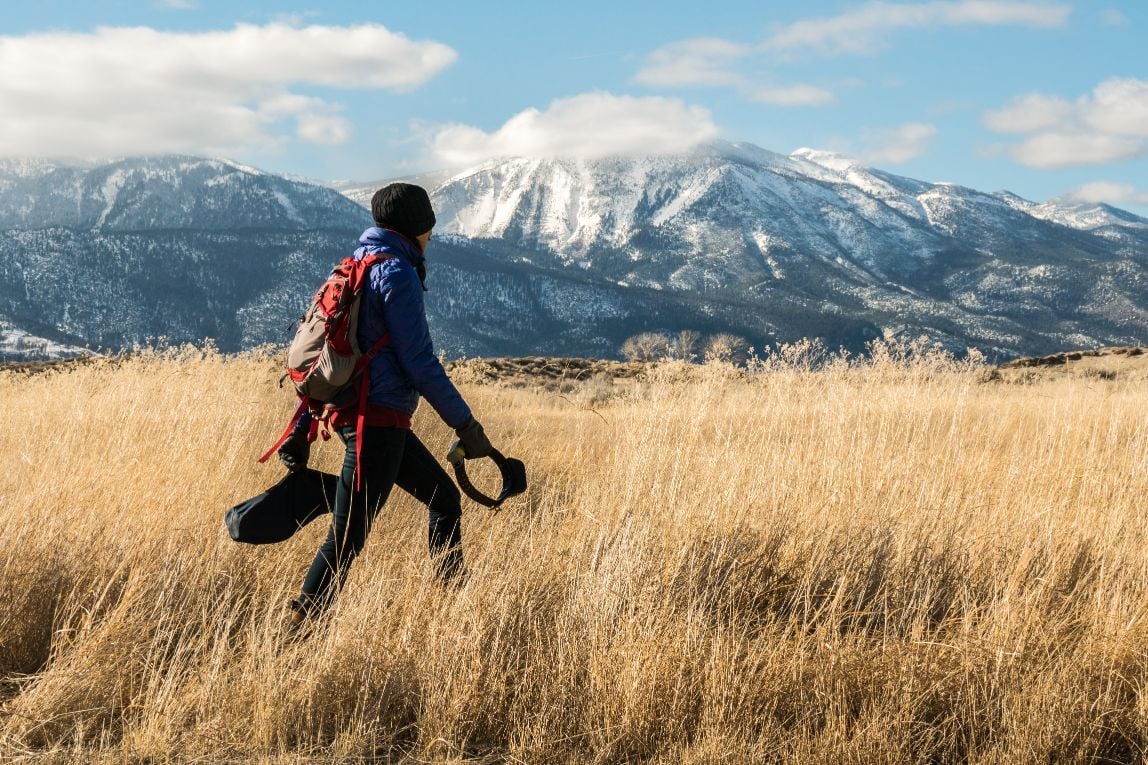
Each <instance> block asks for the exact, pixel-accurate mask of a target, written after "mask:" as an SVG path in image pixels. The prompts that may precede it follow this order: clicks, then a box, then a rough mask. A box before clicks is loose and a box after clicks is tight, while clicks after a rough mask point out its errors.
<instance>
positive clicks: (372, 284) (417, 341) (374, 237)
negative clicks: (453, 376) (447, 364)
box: [354, 228, 471, 428]
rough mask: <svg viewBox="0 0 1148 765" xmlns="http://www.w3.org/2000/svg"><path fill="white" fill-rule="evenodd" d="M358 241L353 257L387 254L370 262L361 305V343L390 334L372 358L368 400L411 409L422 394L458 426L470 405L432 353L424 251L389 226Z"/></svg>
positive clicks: (468, 414) (369, 343)
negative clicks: (425, 298)
mask: <svg viewBox="0 0 1148 765" xmlns="http://www.w3.org/2000/svg"><path fill="white" fill-rule="evenodd" d="M359 244H360V245H362V246H361V247H360V248H359V249H358V250H356V251H355V255H354V257H355V259H356V260H358V259H359V258H362V257H363V256H364V255H366V254H367V253H372V252H374V253H379V254H384V255H390V256H391V257H390V258H389V259H387V260H384V261H383V262H382V263H379V264H378V265H376V266H374V267H372V268H371V270H370V273H369V274H368V277H367V286H366V288H365V289H364V290H363V298H362V304H361V306H360V308H359V332H358V336H359V347H360V348H364V349H366V348H370V347H371V346H372V345H374V344H375V342H376V341H377V340H378V339H379V338H381V337H382V336H383V335H384V334H385V333H387V332H390V334H391V342H390V344H389V345H387V346H386V347H384V348H383V349H382V350H381V351H379V354H378V355H377V356H376V357H375V358H374V360H372V361H371V366H370V374H371V389H370V391H369V392H368V393H367V403H368V404H375V405H379V406H385V407H390V408H391V409H398V410H401V411H403V412H408V413H410V414H414V411H415V408H416V407H417V406H418V403H419V395H420V394H421V395H422V396H423V397H425V398H426V400H427V401H428V402H430V405H431V406H432V407H434V410H435V411H436V412H438V415H439V417H441V418H442V419H443V422H445V423H446V424H447V425H449V426H450V427H452V428H460V427H462V426H463V425H465V424H466V423H467V422H468V421H470V419H471V412H470V407H469V406H467V405H466V402H465V401H464V400H463V398H462V396H461V395H460V394H459V392H458V389H457V388H455V387H454V383H452V382H451V381H450V378H449V377H447V375H446V370H444V369H443V368H442V364H441V363H440V362H439V360H438V357H437V356H435V353H434V345H433V344H432V343H431V337H430V328H429V327H427V315H426V306H425V305H424V303H423V284H422V280H421V279H419V275H418V271H417V270H416V266H421V265H422V263H423V260H424V259H423V254H422V253H421V252H419V249H418V247H417V246H416V245H415V244H414V243H413V242H411V241H410V240H409V239H407V238H406V237H404V236H402V235H401V234H398V233H395V232H394V231H391V230H389V229H382V228H369V229H367V230H366V231H364V232H363V235H362V236H360V237H359Z"/></svg>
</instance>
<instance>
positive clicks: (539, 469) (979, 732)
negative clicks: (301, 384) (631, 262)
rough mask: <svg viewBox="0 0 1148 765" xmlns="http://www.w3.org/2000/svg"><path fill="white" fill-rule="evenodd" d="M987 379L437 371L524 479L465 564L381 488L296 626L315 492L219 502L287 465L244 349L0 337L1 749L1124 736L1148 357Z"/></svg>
mask: <svg viewBox="0 0 1148 765" xmlns="http://www.w3.org/2000/svg"><path fill="white" fill-rule="evenodd" d="M914 359H916V360H914ZM460 377H465V375H462V374H460ZM991 377H992V376H991V375H986V373H985V370H984V369H980V368H977V367H975V366H974V365H970V366H962V365H958V364H953V363H950V362H948V361H946V360H944V359H943V358H941V359H938V358H935V357H928V355H927V354H926V355H925V357H921V358H917V357H912V356H911V357H910V358H903V357H902V356H900V355H898V354H897V353H892V354H889V353H886V354H878V356H877V361H876V362H875V363H870V364H862V365H848V364H845V363H842V362H837V363H833V364H830V365H828V367H827V368H825V369H822V370H821V371H817V372H813V371H810V370H808V369H806V368H805V367H804V355H803V353H802V350H801V349H800V348H798V349H796V350H793V351H792V352H791V353H790V354H788V355H787V356H785V357H784V358H774V359H771V360H768V361H766V362H761V363H759V364H757V366H756V368H755V373H753V374H749V375H744V374H740V373H737V372H735V371H734V370H732V369H728V368H721V367H703V368H697V367H694V368H689V367H686V366H685V365H680V364H679V365H672V364H671V365H663V366H660V367H657V368H655V369H653V370H652V371H650V372H649V374H648V375H647V376H646V379H645V380H643V381H640V382H636V383H634V382H631V383H627V384H625V385H613V384H611V383H610V382H609V381H608V380H605V379H601V378H598V379H595V380H592V381H590V382H588V383H586V384H585V385H584V386H583V387H579V388H575V389H572V390H567V391H565V392H552V391H546V390H544V389H542V388H541V387H539V388H535V389H530V388H523V387H510V386H500V385H475V384H464V386H463V387H464V392H465V394H466V395H467V397H468V399H469V400H470V401H471V403H472V405H473V406H474V408H475V410H476V411H477V412H478V414H479V416H480V418H481V419H482V420H483V422H484V425H485V426H486V428H487V431H488V433H490V434H491V435H492V437H493V439H494V440H495V443H496V445H498V446H499V447H500V448H502V449H503V451H505V452H506V453H508V454H513V455H515V456H519V457H521V458H523V459H524V460H525V461H526V462H527V465H528V467H529V470H530V478H531V490H530V492H529V493H528V494H527V495H526V496H525V497H523V498H520V499H518V500H515V501H512V503H510V504H509V505H508V506H507V508H506V509H505V510H504V511H503V512H502V513H500V514H497V515H492V514H490V513H488V512H486V511H483V510H481V509H477V508H473V507H471V508H468V510H467V511H466V515H465V519H464V522H465V529H464V539H465V544H466V551H467V555H468V562H469V565H470V567H471V569H472V572H473V577H472V578H471V580H470V582H469V583H468V584H467V585H466V586H465V587H463V588H462V589H461V590H458V591H454V590H444V589H442V588H440V587H439V586H437V585H436V584H435V583H434V580H433V578H432V577H431V575H430V566H429V564H428V562H427V559H426V550H425V547H424V544H425V542H424V539H425V518H424V516H423V513H422V512H421V509H420V508H419V507H418V506H416V505H415V504H414V503H413V502H411V501H410V500H409V499H407V498H405V497H403V498H399V497H395V498H393V499H392V501H391V502H390V504H389V505H388V507H387V508H386V509H385V510H384V511H383V512H382V513H381V514H380V517H379V520H378V522H377V525H376V528H375V529H374V531H373V532H372V535H371V539H370V541H369V543H368V547H367V549H366V551H365V553H364V555H363V557H362V558H360V560H359V561H358V562H357V563H356V565H355V568H354V570H353V571H352V573H351V577H350V580H349V582H348V587H347V588H346V590H345V591H344V593H343V595H342V597H341V599H340V601H339V604H338V606H337V608H336V610H335V612H334V613H333V614H332V617H331V618H330V619H329V621H328V622H326V623H325V624H324V625H323V626H322V627H321V628H320V629H319V631H318V632H317V633H316V634H314V635H313V636H312V637H311V638H310V639H309V640H307V641H306V642H303V643H301V644H290V643H285V642H284V641H283V640H282V639H281V638H282V635H281V632H280V631H281V626H282V621H283V616H284V609H283V604H284V601H285V600H286V598H287V597H289V596H290V595H293V594H294V593H295V592H296V588H297V587H298V586H299V584H300V581H301V579H302V576H303V573H304V570H305V568H306V566H307V564H308V562H309V561H310V558H311V556H312V555H313V554H314V551H315V549H316V547H317V546H318V543H319V539H320V537H321V535H322V534H323V533H324V529H322V528H321V526H322V524H321V523H316V524H314V525H313V526H312V527H309V528H307V529H305V530H303V531H302V532H301V533H299V534H298V535H296V537H295V538H293V539H292V540H290V541H289V542H286V543H284V544H282V545H277V546H271V547H263V548H254V547H246V546H241V545H237V544H235V543H233V542H231V541H230V540H229V539H228V537H227V535H226V532H225V530H224V528H223V526H222V522H221V514H222V512H223V510H224V509H225V508H227V507H228V506H230V505H231V504H233V503H235V502H236V501H238V500H241V499H243V498H245V497H247V496H250V495H252V494H254V493H256V492H257V491H259V490H261V489H262V488H264V487H265V486H266V485H268V484H270V483H272V482H273V481H275V480H277V479H278V477H279V474H280V473H279V469H278V468H277V467H272V466H259V465H257V464H255V461H254V460H255V458H256V457H257V456H258V454H259V453H261V452H262V450H263V449H264V448H266V446H267V445H268V444H269V442H270V441H271V440H273V437H274V435H275V433H276V432H277V430H278V429H279V428H281V427H282V424H283V421H284V418H285V417H286V416H287V414H288V412H289V409H290V401H289V396H288V394H287V393H286V392H284V391H282V390H279V389H277V388H276V387H275V383H274V381H275V378H276V363H275V361H274V360H271V359H268V358H261V357H258V356H249V357H240V358H225V357H221V356H218V355H216V354H214V353H211V352H206V353H197V352H193V351H185V352H182V353H168V354H150V355H144V356H142V357H137V358H132V359H128V360H126V361H122V362H116V363H111V362H106V363H104V362H98V363H94V364H89V365H83V366H76V367H72V368H67V369H61V370H56V371H50V372H47V373H43V374H38V375H35V376H27V375H21V374H15V373H0V398H2V400H4V401H5V402H6V403H7V405H8V411H9V416H8V418H7V421H6V427H5V428H4V429H3V431H2V432H0V454H2V455H3V457H4V468H5V469H4V471H3V474H0V550H3V553H0V582H2V583H3V586H4V589H3V594H2V595H0V761H4V762H38V763H39V762H73V761H76V762H108V763H111V762H137V763H144V762H149V763H152V762H167V761H179V762H183V761H199V762H248V761H251V762H269V763H280V762H281V763H296V762H304V761H307V762H311V761H314V762H330V763H333V762H366V761H379V762H402V763H407V762H409V763H416V762H418V763H422V762H454V763H464V762H467V763H470V762H476V763H503V762H505V763H522V762H526V763H544V762H554V763H615V762H656V763H677V762H685V763H709V762H747V763H748V762H753V763H756V762H802V763H839V762H855V763H869V762H890V763H893V762H905V763H911V762H937V763H947V762H952V763H957V762H974V763H1026V762H1042V763H1043V762H1141V761H1143V760H1144V758H1145V751H1146V748H1148V620H1146V616H1148V611H1146V609H1148V599H1146V596H1148V546H1146V541H1148V540H1146V532H1148V522H1146V520H1145V513H1144V497H1145V489H1146V488H1148V477H1146V468H1148V396H1146V394H1148V380H1145V378H1144V377H1143V376H1139V377H1138V376H1136V375H1124V374H1121V375H1117V376H1116V377H1115V379H1106V378H1100V377H1097V376H1089V375H1081V376H1072V375H1058V376H1057V377H1056V378H1055V379H1043V378H1040V377H1031V376H1030V377H1028V378H1025V379H1024V380H1021V381H1020V382H1022V383H1023V384H1017V383H1016V382H1009V381H1008V380H991V379H990V378H991ZM416 429H417V430H418V431H419V432H420V433H421V434H422V435H423V436H424V437H425V440H426V441H427V442H428V444H429V445H430V446H431V448H432V450H434V451H436V452H438V453H443V452H445V450H446V448H447V446H448V443H449V441H450V440H451V434H450V433H449V432H448V431H447V430H446V429H445V427H444V426H442V425H441V423H439V422H438V421H437V420H436V419H435V418H434V416H433V414H432V413H430V412H429V411H421V412H420V414H419V416H418V418H417V419H416ZM338 459H339V454H338V452H337V450H336V449H335V448H334V446H333V445H326V446H324V447H323V448H322V449H321V450H320V451H319V453H318V454H317V455H316V458H315V460H314V461H313V462H317V463H318V466H319V467H323V468H326V469H328V470H333V469H334V466H335V465H336V464H337V462H338ZM487 477H489V476H487ZM480 480H481V479H480Z"/></svg>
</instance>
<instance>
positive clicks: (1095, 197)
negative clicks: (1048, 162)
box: [1069, 181, 1148, 205]
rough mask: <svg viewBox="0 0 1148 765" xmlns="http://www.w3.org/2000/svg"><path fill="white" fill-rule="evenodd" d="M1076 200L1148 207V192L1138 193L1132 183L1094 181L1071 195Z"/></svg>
mask: <svg viewBox="0 0 1148 765" xmlns="http://www.w3.org/2000/svg"><path fill="white" fill-rule="evenodd" d="M1069 196H1070V197H1073V198H1074V199H1079V200H1081V201H1082V202H1091V203H1093V204H1096V203H1099V202H1106V203H1108V204H1111V205H1121V204H1129V203H1132V204H1138V205H1148V191H1138V190H1137V189H1136V187H1135V186H1133V185H1132V184H1131V183H1113V182H1111V181H1093V182H1092V183H1086V184H1084V185H1083V186H1081V187H1079V188H1078V189H1076V190H1075V191H1073V192H1071V193H1070V194H1069Z"/></svg>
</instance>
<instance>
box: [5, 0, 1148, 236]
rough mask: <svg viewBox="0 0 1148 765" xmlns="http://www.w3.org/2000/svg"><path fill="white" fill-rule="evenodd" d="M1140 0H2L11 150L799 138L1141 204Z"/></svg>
mask: <svg viewBox="0 0 1148 765" xmlns="http://www.w3.org/2000/svg"><path fill="white" fill-rule="evenodd" d="M1146 36H1148V3H1144V2H1143V1H1142V0H1138V1H1137V2H1115V1H1114V2H1106V1H1105V0H1100V1H1099V2H1088V3H1085V2H1060V1H1055V0H1033V1H1031V2H1029V1H1026V0H924V1H920V2H903V1H898V2H891V1H890V2H830V1H826V0H809V1H808V2H804V3H800V4H796V3H784V4H782V3H769V2H761V1H760V0H758V2H710V3H696V2H691V3H684V2H682V3H672V2H630V3H627V2H621V1H620V0H619V1H618V2H598V1H597V0H583V2H579V3H576V4H573V3H569V4H568V3H561V4H545V3H538V2H501V3H498V4H480V3H473V2H468V3H464V2H436V3H417V2H405V3H393V2H374V3H365V2H349V1H347V0H334V1H328V2H325V3H322V4H318V3H314V2H294V1H291V2H274V3H272V2H252V3H247V4H246V5H245V6H244V7H243V8H242V9H237V8H236V6H235V5H234V4H233V3H231V2H223V1H222V0H135V1H129V0H110V1H108V0H105V1H104V2H100V3H91V2H73V1H72V0H67V1H56V2H53V0H41V1H40V2H30V1H29V0H8V2H7V3H6V8H5V14H4V17H3V19H2V20H0V112H2V113H3V114H4V119H3V121H0V155H6V156H29V155H31V156H64V155H73V156H81V157H86V158H99V157H114V156H124V155H129V154H137V153H153V152H164V151H181V152H189V153H197V154H213V155H224V156H229V157H231V158H234V159H237V160H240V161H243V162H247V163H250V164H253V165H256V166H259V167H262V168H265V169H268V170H271V171H275V172H284V173H292V174H297V175H302V176H307V177H312V178H319V179H352V178H353V179H361V180H374V179H380V178H385V177H393V176H396V175H402V174H407V173H413V172H417V171H422V170H429V169H435V168H440V167H446V166H453V167H461V166H464V165H466V164H468V163H473V162H478V161H481V160H482V159H484V158H488V157H491V156H499V155H504V154H511V153H513V154H537V155H553V154H563V153H570V154H574V155H588V156H594V155H599V154H609V153H628V152H634V151H641V150H659V151H674V150H678V149H681V148H684V147H686V146H688V145H690V144H691V143H694V142H697V141H701V140H706V139H709V138H714V137H720V138H725V139H728V140H733V141H749V142H752V143H755V144H757V145H759V146H762V147H764V148H766V149H770V150H773V151H777V152H781V153H789V152H790V151H793V150H794V149H796V148H799V147H803V146H808V147H814V148H820V149H830V150H835V151H840V152H842V153H845V154H848V155H850V156H854V157H857V158H859V159H860V160H861V161H864V162H865V163H867V164H870V165H873V166H875V167H880V168H884V169H887V170H890V171H892V172H896V173H900V174H903V175H908V176H912V177H916V178H921V179H923V180H930V181H950V182H955V183H961V184H964V185H968V186H972V187H974V188H978V189H982V190H986V191H995V190H1002V189H1007V190H1010V191H1013V192H1015V193H1018V194H1020V195H1021V196H1024V197H1027V198H1030V199H1034V200H1037V201H1042V200H1045V199H1048V198H1051V197H1055V196H1058V195H1062V194H1067V193H1075V194H1078V195H1080V196H1081V197H1082V198H1086V199H1090V200H1094V201H1108V202H1111V203H1114V204H1117V205H1119V206H1121V207H1124V208H1126V209H1129V210H1132V211H1134V212H1137V213H1139V214H1141V215H1148V55H1145V54H1144V53H1143V51H1142V48H1143V47H1144V46H1143V41H1144V39H1146Z"/></svg>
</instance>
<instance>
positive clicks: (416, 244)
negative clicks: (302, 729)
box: [279, 183, 491, 624]
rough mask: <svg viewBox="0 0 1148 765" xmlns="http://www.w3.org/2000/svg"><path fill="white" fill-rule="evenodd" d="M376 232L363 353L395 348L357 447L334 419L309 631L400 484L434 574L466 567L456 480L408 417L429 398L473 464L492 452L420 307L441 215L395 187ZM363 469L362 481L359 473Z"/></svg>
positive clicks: (303, 449)
mask: <svg viewBox="0 0 1148 765" xmlns="http://www.w3.org/2000/svg"><path fill="white" fill-rule="evenodd" d="M371 212H372V214H373V216H374V219H375V224H376V225H375V227H373V228H369V229H367V230H366V231H364V232H363V235H362V236H361V237H359V244H360V245H361V246H360V247H359V249H358V250H356V251H355V255H354V257H355V258H356V259H359V258H362V257H363V256H364V255H367V254H368V253H377V254H379V255H383V256H389V257H387V258H386V259H385V260H383V261H382V262H380V263H378V264H377V265H375V266H373V267H372V268H371V270H370V272H369V274H368V277H367V286H366V288H365V289H364V291H363V298H362V302H361V306H360V309H359V311H360V312H359V325H358V340H359V347H360V348H370V347H372V346H373V345H374V344H375V342H376V341H378V340H379V339H380V338H382V337H383V336H384V335H386V334H388V333H389V334H390V342H389V343H388V344H387V345H385V346H384V347H383V348H382V350H381V351H380V352H379V353H378V355H377V356H375V358H374V359H373V360H372V361H371V363H370V368H369V373H370V374H369V381H370V389H369V391H368V393H367V408H366V412H365V413H364V427H363V429H362V434H363V435H362V440H363V443H362V444H361V445H359V444H358V443H357V436H356V427H355V426H356V421H355V420H356V417H357V414H358V413H352V414H350V415H348V416H345V417H344V418H342V419H340V418H338V417H333V418H332V422H331V425H332V427H333V428H334V430H335V431H336V432H337V433H338V435H339V437H340V438H341V439H342V441H343V443H344V444H345V445H346V454H345V456H344V459H343V468H342V471H341V473H340V475H339V484H338V489H337V490H336V492H335V501H334V505H333V507H332V519H331V527H330V529H329V531H328V533H327V539H326V541H324V542H323V545H322V547H320V548H319V552H318V553H317V554H316V555H315V559H314V561H313V562H312V563H311V568H310V570H309V571H308V572H307V577H306V579H304V581H303V590H302V592H301V593H300V595H299V597H298V598H297V599H296V600H294V601H292V603H291V607H292V621H293V622H295V623H296V624H302V623H303V622H304V621H305V620H306V619H307V617H309V616H315V615H318V614H319V613H321V612H322V611H323V610H324V609H325V608H326V607H327V606H329V605H330V604H331V602H332V601H333V600H334V597H335V594H336V593H337V591H338V589H339V588H340V586H341V585H342V583H343V581H344V580H345V579H346V576H347V571H348V570H349V569H350V566H351V563H352V562H353V561H354V559H355V556H356V555H357V554H358V553H359V551H360V550H362V548H363V544H364V543H365V542H366V539H367V533H368V532H369V531H370V527H371V522H372V520H373V519H374V517H375V515H376V514H377V513H378V511H379V508H380V507H382V505H383V504H384V503H385V502H386V500H387V496H388V495H389V494H390V491H391V487H392V486H395V485H397V486H398V487H399V488H400V489H403V490H404V491H406V492H407V493H408V494H410V495H412V496H413V497H414V498H415V499H417V500H419V501H420V502H422V503H424V504H425V505H426V506H427V509H428V521H429V528H428V542H429V546H430V554H431V557H432V559H433V560H434V563H435V566H436V572H437V574H438V576H439V577H440V578H441V579H442V580H443V581H448V582H449V581H453V580H457V579H458V578H459V577H461V576H463V575H464V574H465V570H464V567H463V557H462V546H461V529H460V518H461V515H462V510H461V503H460V496H459V492H458V489H457V488H456V487H455V484H454V481H453V480H451V478H450V476H449V475H448V474H447V473H446V471H445V470H443V468H442V466H441V465H440V464H439V463H438V460H436V459H435V458H434V456H433V455H431V453H430V451H429V450H428V449H427V448H426V446H424V445H423V443H422V442H421V441H420V440H419V438H418V436H416V435H415V434H414V432H413V431H412V430H411V415H413V414H414V412H415V408H416V407H417V406H418V402H419V398H420V397H422V398H425V399H426V400H427V401H428V402H429V403H430V405H431V407H433V408H434V410H435V412H437V413H438V415H439V417H441V418H442V419H443V421H444V422H445V423H446V424H447V425H449V426H450V427H452V428H454V429H455V431H456V433H457V434H458V437H459V438H460V439H461V440H462V444H463V448H464V449H465V451H466V456H467V458H468V459H474V458H478V457H485V456H487V455H489V454H490V450H491V445H490V441H489V440H488V439H487V437H486V435H485V434H484V433H483V430H482V426H481V425H479V424H478V422H477V421H476V420H475V419H474V416H473V415H472V414H471V411H470V407H469V406H467V404H466V402H465V401H464V400H463V398H462V396H461V395H460V394H459V392H458V389H457V388H455V386H454V384H453V383H452V382H451V381H450V378H448V377H447V374H446V371H445V370H444V369H443V367H442V364H441V363H440V362H439V359H438V357H437V356H436V355H435V353H434V346H433V344H432V343H431V337H430V330H429V328H428V327H427V318H426V307H425V305H424V303H423V292H424V291H425V289H426V288H425V286H424V281H425V279H426V265H425V263H426V261H425V258H424V254H423V253H424V252H425V251H426V247H427V242H428V241H429V240H430V236H431V229H432V228H434V224H435V216H434V210H433V209H432V208H431V203H430V198H429V197H428V196H427V193H426V191H425V190H424V189H423V188H421V187H419V186H414V185H411V184H407V183H393V184H391V185H389V186H386V187H384V188H382V189H379V190H378V191H377V192H375V195H374V197H373V198H372V200H371ZM309 426H310V418H309V417H304V418H303V420H301V421H300V422H299V424H298V426H297V427H296V428H295V430H294V432H293V433H292V435H291V437H290V438H289V439H288V440H287V441H286V442H285V443H284V444H283V445H282V446H281V447H280V449H279V458H280V460H281V461H282V462H283V464H284V465H285V466H286V467H287V469H288V470H298V469H300V468H302V467H304V466H305V465H306V464H307V458H308V456H309V451H310V444H309V441H308V439H307V433H308V430H309ZM357 466H358V469H359V470H361V471H362V476H361V483H360V484H359V485H358V486H357V485H356V481H355V477H356V476H355V471H356V467H357Z"/></svg>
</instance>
